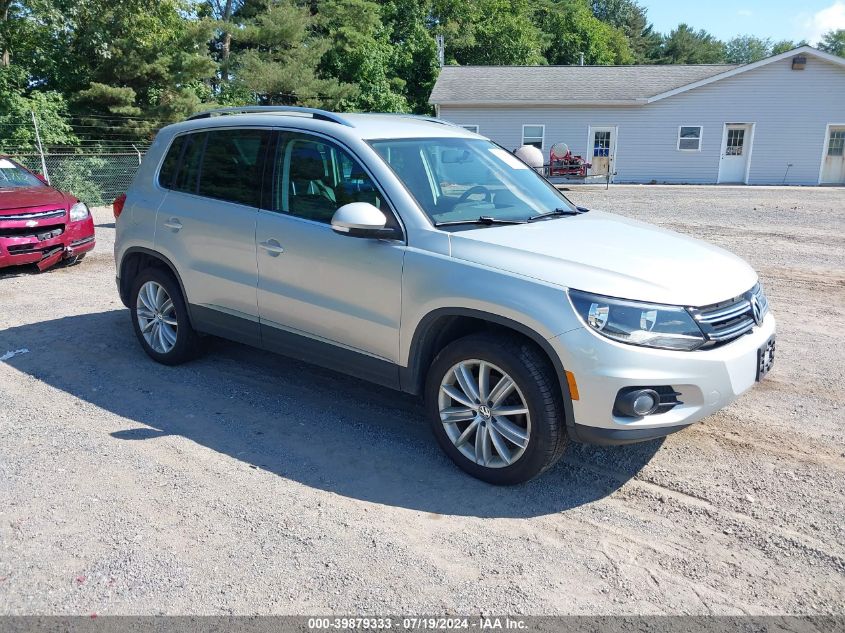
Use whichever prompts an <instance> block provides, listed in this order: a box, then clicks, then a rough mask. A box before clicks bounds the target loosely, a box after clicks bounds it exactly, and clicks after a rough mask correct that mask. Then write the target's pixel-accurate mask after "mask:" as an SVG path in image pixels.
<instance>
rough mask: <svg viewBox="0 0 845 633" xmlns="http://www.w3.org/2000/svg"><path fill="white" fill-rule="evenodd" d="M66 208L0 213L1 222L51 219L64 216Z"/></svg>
mask: <svg viewBox="0 0 845 633" xmlns="http://www.w3.org/2000/svg"><path fill="white" fill-rule="evenodd" d="M65 213H66V211H65V210H64V209H50V210H49V211H35V212H33V213H16V214H14V215H0V222H3V221H9V220H10V221H19V220H49V219H51V218H59V217H62V216H64V215H65Z"/></svg>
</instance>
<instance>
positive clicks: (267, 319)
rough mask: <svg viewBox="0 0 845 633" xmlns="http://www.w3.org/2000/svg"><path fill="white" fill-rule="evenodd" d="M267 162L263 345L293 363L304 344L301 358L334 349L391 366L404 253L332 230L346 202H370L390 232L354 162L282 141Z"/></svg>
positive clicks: (261, 230) (261, 245)
mask: <svg viewBox="0 0 845 633" xmlns="http://www.w3.org/2000/svg"><path fill="white" fill-rule="evenodd" d="M273 160H274V162H275V169H274V170H273V173H274V174H276V175H275V177H274V182H273V188H272V189H273V192H272V195H271V202H270V204H268V205H266V207H267V208H264V209H261V210H260V211H259V213H258V221H257V227H256V234H255V237H256V243H257V245H258V309H259V316H260V322H261V337H262V341H264V343H265V344H266V345H268V346H269V347H271V348H278V349H279V350H280V351H284V352H285V353H288V354H291V355H294V356H297V355H299V356H302V354H301V353H299V354H297V350H295V349H291V348H290V347H289V346H290V345H306V347H307V349H308V350H310V351H308V352H307V353H308V354H315V355H318V354H324V353H325V354H335V352H338V349H336V348H339V349H340V350H346V351H348V352H353V353H354V352H361V353H363V354H364V355H367V356H369V357H372V358H374V359H378V360H381V361H388V362H389V363H396V362H397V361H398V356H399V320H400V313H401V289H402V263H403V260H404V256H405V244H404V242H398V241H387V240H378V239H364V238H355V237H349V236H345V235H339V234H337V233H335V232H334V231H333V230H332V228H331V219H332V216H333V215H334V212H335V211H336V210H337V209H338V208H339V207H341V206H343V205H344V204H348V203H350V202H369V203H371V204H373V205H375V206H376V207H378V208H380V209H381V210H382V211H384V212H385V215H387V216H388V226H391V225H392V226H398V222H397V221H396V218H395V216H394V215H393V213H392V211H391V209H390V208H389V207H388V205H387V202H386V199H385V198H384V196H383V194H382V193H381V191H380V190H379V189H378V188H377V187H376V186H375V185H374V183H373V180H372V179H371V177H370V175H369V174H368V173H367V172H366V171H365V169H364V168H363V167H362V166H361V164H360V163H359V162H358V161H357V159H355V158H353V157H352V156H351V155H350V154H349V152H347V151H346V150H344V149H343V148H341V147H340V146H338V145H337V144H335V143H334V142H332V141H329V140H327V139H325V138H323V137H320V136H312V135H310V134H305V133H298V132H297V133H293V132H291V133H282V134H281V135H280V137H279V142H278V146H277V149H276V151H275V157H274V159H273ZM297 335H298V336H297ZM292 336H293V338H292ZM302 337H305V339H308V340H307V341H303V340H302ZM318 343H328V344H329V345H328V346H326V345H322V346H320V345H318ZM332 346H334V347H332ZM332 350H334V351H332ZM338 353H340V352H338ZM341 356H343V354H342V353H341ZM345 358H348V355H346V356H345ZM325 359H326V357H324V358H323V360H325ZM309 360H314V361H315V362H320V359H319V358H316V357H315V358H311V359H309ZM324 364H328V365H332V363H331V362H325V363H324ZM339 364H340V362H339ZM339 364H338V368H341V369H342V367H339ZM370 378H373V379H375V377H373V376H370Z"/></svg>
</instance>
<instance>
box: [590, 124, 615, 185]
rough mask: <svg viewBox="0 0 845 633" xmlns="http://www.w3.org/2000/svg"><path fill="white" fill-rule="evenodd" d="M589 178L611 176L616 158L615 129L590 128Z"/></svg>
mask: <svg viewBox="0 0 845 633" xmlns="http://www.w3.org/2000/svg"><path fill="white" fill-rule="evenodd" d="M588 147H590V152H589V156H590V158H589V162H590V163H591V165H592V166H591V167H590V170H589V172H588V174H589V175H590V176H606V175H607V174H608V173H610V175H611V177H612V176H613V164H614V159H615V158H616V156H615V155H616V128H615V127H592V126H590V132H589V145H588Z"/></svg>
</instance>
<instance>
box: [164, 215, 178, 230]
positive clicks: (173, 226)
mask: <svg viewBox="0 0 845 633" xmlns="http://www.w3.org/2000/svg"><path fill="white" fill-rule="evenodd" d="M164 228H166V229H170V230H171V231H173V232H174V233H176V232H177V231H178V230H179V229H181V228H182V223H181V222H180V221H179V218H170V219H169V220H168V221H167V222H165V223H164Z"/></svg>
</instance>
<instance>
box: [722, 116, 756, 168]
mask: <svg viewBox="0 0 845 633" xmlns="http://www.w3.org/2000/svg"><path fill="white" fill-rule="evenodd" d="M750 153H751V126H750V125H747V124H744V123H742V124H735V123H729V124H728V125H726V126H725V133H724V136H723V138H722V155H721V159H720V161H719V182H724V183H744V182H745V181H746V174H747V173H748V155H749V154H750Z"/></svg>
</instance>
